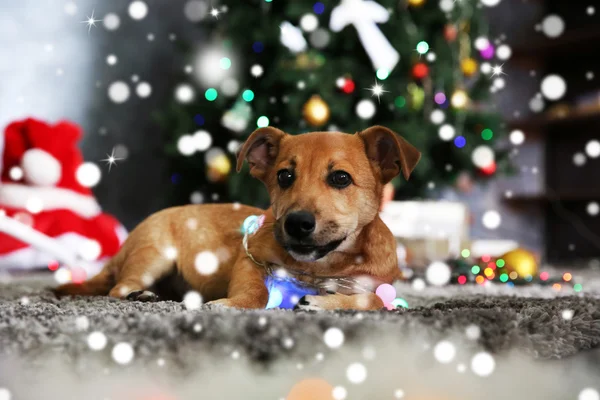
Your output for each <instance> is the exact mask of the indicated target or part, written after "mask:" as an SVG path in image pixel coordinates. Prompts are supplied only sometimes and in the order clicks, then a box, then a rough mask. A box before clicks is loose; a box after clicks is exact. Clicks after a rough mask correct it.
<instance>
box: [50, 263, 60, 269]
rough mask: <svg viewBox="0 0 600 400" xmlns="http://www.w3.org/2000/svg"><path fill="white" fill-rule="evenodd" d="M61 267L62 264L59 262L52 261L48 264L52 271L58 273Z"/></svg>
mask: <svg viewBox="0 0 600 400" xmlns="http://www.w3.org/2000/svg"><path fill="white" fill-rule="evenodd" d="M59 266H60V264H59V263H58V261H50V262H49V263H48V269H49V270H50V271H56V270H57V269H58V267H59Z"/></svg>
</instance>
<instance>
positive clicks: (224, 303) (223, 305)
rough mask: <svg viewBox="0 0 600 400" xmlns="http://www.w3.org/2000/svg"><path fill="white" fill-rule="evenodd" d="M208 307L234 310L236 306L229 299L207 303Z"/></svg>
mask: <svg viewBox="0 0 600 400" xmlns="http://www.w3.org/2000/svg"><path fill="white" fill-rule="evenodd" d="M206 305H209V306H212V307H215V308H234V307H235V305H234V304H233V303H232V302H231V300H229V299H219V300H213V301H209V302H208V303H206Z"/></svg>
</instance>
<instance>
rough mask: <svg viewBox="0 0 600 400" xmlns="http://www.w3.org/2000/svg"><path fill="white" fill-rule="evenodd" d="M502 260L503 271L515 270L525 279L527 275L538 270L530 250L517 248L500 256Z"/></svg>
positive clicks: (534, 273)
mask: <svg viewBox="0 0 600 400" xmlns="http://www.w3.org/2000/svg"><path fill="white" fill-rule="evenodd" d="M500 258H502V259H503V260H504V269H505V270H506V271H505V272H508V273H509V274H510V273H512V272H516V273H517V275H518V276H519V278H522V279H525V278H527V276H536V275H537V271H538V265H537V261H536V259H535V256H534V255H533V253H532V252H530V251H528V250H525V249H522V248H518V249H515V250H512V251H509V252H508V253H506V254H504V255H503V256H502V257H500Z"/></svg>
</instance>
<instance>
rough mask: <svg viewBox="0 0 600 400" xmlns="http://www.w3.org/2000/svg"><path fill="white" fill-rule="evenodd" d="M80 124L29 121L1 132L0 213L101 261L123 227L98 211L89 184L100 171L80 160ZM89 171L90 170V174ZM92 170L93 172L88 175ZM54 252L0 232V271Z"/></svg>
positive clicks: (36, 262)
mask: <svg viewBox="0 0 600 400" xmlns="http://www.w3.org/2000/svg"><path fill="white" fill-rule="evenodd" d="M80 137H81V132H80V129H79V127H77V126H76V125H74V124H72V123H69V122H59V123H58V124H56V125H49V124H46V123H44V122H42V121H38V120H34V119H27V120H24V121H18V122H13V123H11V124H10V125H8V127H7V128H6V129H5V131H4V135H3V136H2V135H0V151H1V150H2V148H3V149H4V151H3V154H2V163H1V165H0V213H2V214H5V215H7V216H8V217H12V218H14V219H17V220H19V221H21V222H24V223H26V224H27V225H29V226H31V227H33V228H34V229H35V230H37V231H39V232H41V233H43V234H45V235H47V236H50V237H52V238H54V239H56V241H57V243H60V244H62V245H63V246H64V247H66V248H70V249H72V250H73V251H74V252H76V251H78V252H81V251H82V250H83V251H84V252H87V254H82V256H83V257H84V258H87V259H88V260H89V261H99V262H102V260H103V259H105V258H106V257H110V256H112V255H114V254H115V253H116V252H117V251H118V249H119V246H120V244H121V243H122V241H123V240H124V237H125V236H126V232H125V229H124V228H123V227H122V225H121V224H120V223H119V222H118V221H117V220H116V219H115V218H113V217H112V216H110V215H107V214H104V213H102V211H101V208H100V206H99V204H98V202H97V201H96V199H95V198H94V195H93V193H92V191H91V189H90V186H92V185H93V184H95V183H97V180H98V179H99V176H100V170H99V169H98V168H97V167H96V166H95V165H94V164H91V163H84V161H83V157H82V155H81V152H80V150H79V149H78V147H77V142H78V141H79V139H80ZM90 171H91V172H90ZM90 173H91V175H96V176H92V177H91V179H90ZM51 261H52V256H51V255H49V254H44V253H43V252H41V251H40V250H38V249H34V248H31V247H30V246H29V245H28V244H27V243H25V242H22V241H20V240H18V239H16V238H14V237H11V236H8V235H4V234H2V233H0V269H2V268H12V269H22V268H36V267H40V266H41V265H44V264H47V263H48V262H51Z"/></svg>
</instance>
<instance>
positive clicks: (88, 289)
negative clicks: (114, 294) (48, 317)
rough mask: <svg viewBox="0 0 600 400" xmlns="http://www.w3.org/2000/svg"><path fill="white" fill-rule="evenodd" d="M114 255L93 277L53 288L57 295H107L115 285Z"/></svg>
mask: <svg viewBox="0 0 600 400" xmlns="http://www.w3.org/2000/svg"><path fill="white" fill-rule="evenodd" d="M115 258H116V257H114V258H113V259H112V260H110V261H109V262H108V263H106V265H105V266H104V268H102V271H100V272H99V273H98V275H96V276H94V277H93V278H91V279H89V280H87V281H85V282H82V283H67V284H65V285H61V286H59V287H57V288H54V289H51V290H52V292H53V293H54V294H55V295H56V296H57V297H63V296H105V295H107V294H108V292H110V290H111V289H112V288H113V286H114V285H115V277H114V274H113V272H112V271H113V267H112V264H113V263H114V262H115Z"/></svg>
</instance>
